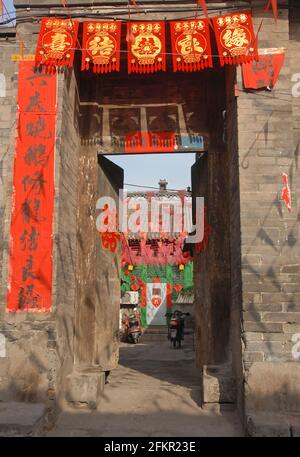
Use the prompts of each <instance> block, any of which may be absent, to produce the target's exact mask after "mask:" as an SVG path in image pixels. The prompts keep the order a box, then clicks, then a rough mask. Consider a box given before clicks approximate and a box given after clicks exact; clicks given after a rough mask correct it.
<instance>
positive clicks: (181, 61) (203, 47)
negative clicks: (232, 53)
mask: <svg viewBox="0 0 300 457" xmlns="http://www.w3.org/2000/svg"><path fill="white" fill-rule="evenodd" d="M170 26H171V39H172V52H173V68H174V71H178V70H180V71H197V70H198V71H199V70H201V69H202V70H203V69H204V68H207V67H212V65H213V63H212V54H211V44H210V32H209V25H208V21H207V20H205V19H201V20H193V21H175V22H170Z"/></svg>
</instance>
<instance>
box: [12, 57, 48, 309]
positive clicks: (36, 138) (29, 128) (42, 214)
mask: <svg viewBox="0 0 300 457" xmlns="http://www.w3.org/2000/svg"><path fill="white" fill-rule="evenodd" d="M56 85H57V78H56V75H55V74H45V73H40V72H38V73H36V72H35V71H34V60H32V61H20V64H19V89H18V110H19V113H18V116H19V118H18V130H17V132H18V136H17V140H16V153H15V159H14V176H13V203H12V216H11V231H10V264H9V279H8V292H7V311H8V312H27V311H30V312H50V311H51V305H52V264H53V258H52V254H53V212H54V146H55V124H56V104H57V100H56V99H57V89H56Z"/></svg>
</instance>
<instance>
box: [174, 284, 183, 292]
mask: <svg viewBox="0 0 300 457" xmlns="http://www.w3.org/2000/svg"><path fill="white" fill-rule="evenodd" d="M182 289H183V285H182V284H175V285H174V290H175V292H176V293H177V294H179V293H180V292H181V291H182Z"/></svg>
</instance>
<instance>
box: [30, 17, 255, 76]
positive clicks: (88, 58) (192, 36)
mask: <svg viewBox="0 0 300 457" xmlns="http://www.w3.org/2000/svg"><path fill="white" fill-rule="evenodd" d="M121 24H122V23H121V22H120V21H86V22H84V24H83V41H82V48H81V47H80V49H81V50H82V65H81V69H82V71H85V70H89V69H90V68H91V67H92V68H93V71H94V72H95V73H108V72H112V71H119V70H120V41H121ZM209 24H210V20H208V19H197V20H196V19H195V20H183V21H182V20H178V21H170V22H169V26H170V31H171V45H172V54H173V71H175V72H176V71H183V72H186V71H190V72H191V71H200V70H203V69H204V68H208V67H210V68H211V67H212V66H213V62H212V52H211V36H210V28H209ZM213 28H214V33H215V37H216V41H217V46H218V52H219V57H220V64H221V66H224V65H225V64H227V65H228V64H229V65H237V64H241V63H247V62H251V61H253V60H257V59H258V51H257V39H256V37H255V34H254V30H253V24H252V16H251V12H250V11H246V12H243V13H234V14H228V15H225V16H217V17H214V18H213ZM78 30H79V22H78V21H74V20H72V19H55V18H43V19H42V24H41V28H40V34H39V39H38V45H37V51H36V65H37V66H40V65H45V66H46V68H47V69H48V70H50V71H51V70H53V69H55V67H56V66H65V65H67V66H69V67H71V66H72V65H73V61H74V54H75V50H76V49H77V48H78V46H77V41H78ZM126 40H127V52H128V73H129V74H130V73H140V74H149V73H154V72H157V71H166V38H165V23H164V22H163V21H146V22H128V23H127V38H126Z"/></svg>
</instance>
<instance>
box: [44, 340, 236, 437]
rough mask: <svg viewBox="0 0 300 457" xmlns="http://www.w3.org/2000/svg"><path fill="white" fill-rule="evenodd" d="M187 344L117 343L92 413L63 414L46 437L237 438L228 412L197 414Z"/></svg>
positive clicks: (191, 356) (195, 378)
mask: <svg viewBox="0 0 300 457" xmlns="http://www.w3.org/2000/svg"><path fill="white" fill-rule="evenodd" d="M193 359H194V351H193V348H192V343H191V341H188V340H187V341H186V342H185V346H184V348H183V349H181V350H178V349H175V350H174V349H172V348H170V346H169V343H168V342H167V341H166V340H164V341H148V342H145V343H141V344H139V345H137V346H134V345H127V344H122V346H121V351H120V365H119V368H118V369H117V370H115V371H114V372H113V373H112V374H111V376H110V379H109V384H108V385H107V386H106V389H105V393H104V398H103V399H102V402H101V405H100V406H99V409H98V411H91V412H87V411H86V410H78V409H77V410H74V409H73V410H71V409H70V410H69V411H66V412H64V413H63V414H62V415H61V416H60V418H59V420H58V423H57V426H56V428H55V429H54V430H52V431H51V432H49V434H48V435H49V436H103V437H110V436H111V437H113V436H119V437H120V436H132V437H134V436H137V437H138V436H145V437H159V436H167V437H172V436H173V437H176V436H177V437H180V436H182V437H184V436H185V437H188V436H195V437H201V436H240V435H242V433H243V432H242V430H241V425H240V424H239V421H238V419H237V417H236V416H235V414H234V413H233V412H229V411H228V412H227V411H226V412H222V413H220V414H217V413H211V412H207V411H202V410H201V408H199V406H198V404H197V402H198V399H199V379H198V373H197V370H196V369H195V366H194V360H193Z"/></svg>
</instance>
